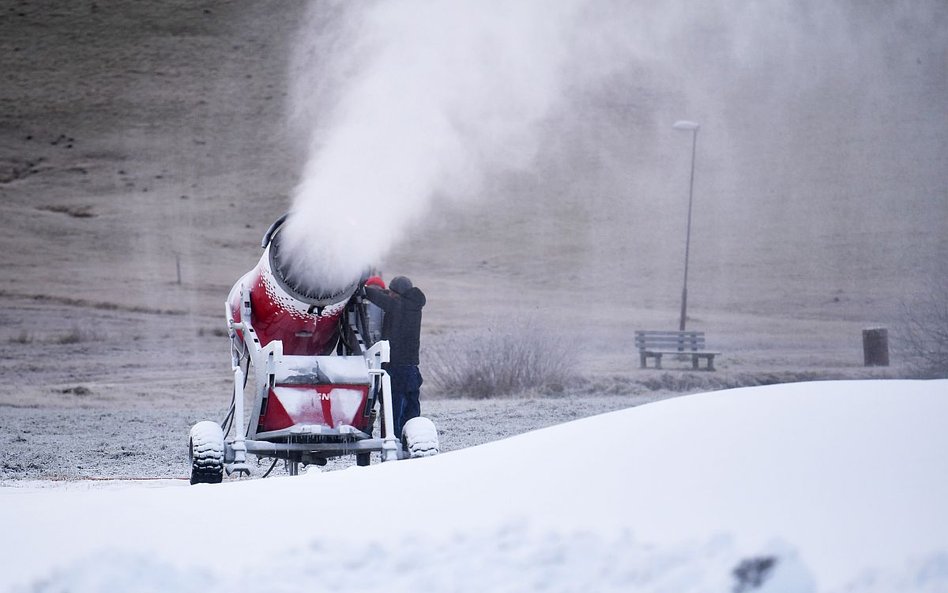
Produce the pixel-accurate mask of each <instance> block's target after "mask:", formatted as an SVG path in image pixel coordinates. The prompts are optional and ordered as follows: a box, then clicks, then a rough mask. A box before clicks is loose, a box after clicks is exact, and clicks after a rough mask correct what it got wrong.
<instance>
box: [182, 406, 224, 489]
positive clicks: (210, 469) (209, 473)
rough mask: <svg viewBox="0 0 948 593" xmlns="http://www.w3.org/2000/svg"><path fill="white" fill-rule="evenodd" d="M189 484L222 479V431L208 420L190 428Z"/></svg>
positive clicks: (216, 482) (220, 480)
mask: <svg viewBox="0 0 948 593" xmlns="http://www.w3.org/2000/svg"><path fill="white" fill-rule="evenodd" d="M188 445H189V451H190V456H191V484H220V483H221V482H222V481H223V480H224V433H223V431H222V430H221V427H220V426H219V425H218V424H217V423H215V422H210V421H204V422H198V423H197V424H195V425H194V427H193V428H191V436H190V439H189V443H188Z"/></svg>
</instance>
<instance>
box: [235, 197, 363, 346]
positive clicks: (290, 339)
mask: <svg viewBox="0 0 948 593" xmlns="http://www.w3.org/2000/svg"><path fill="white" fill-rule="evenodd" d="M286 217H287V215H285V214H284V215H283V216H281V217H280V218H279V219H278V220H277V221H276V222H275V223H273V225H271V226H270V228H269V229H268V230H267V232H266V234H265V235H264V236H263V241H262V242H261V247H262V248H263V250H264V252H263V256H262V257H261V258H260V261H259V262H258V263H257V266H256V267H255V268H254V269H253V270H251V271H250V272H248V273H247V274H246V275H244V277H243V278H241V279H240V280H238V281H237V284H235V285H234V287H233V288H232V289H231V291H230V295H229V296H228V297H227V303H228V309H229V310H228V315H229V318H230V319H233V320H234V321H235V322H238V323H239V322H240V321H241V298H242V293H243V292H244V291H246V292H247V294H248V295H249V297H250V305H251V311H252V313H253V328H254V330H255V332H256V335H257V338H258V339H259V340H260V341H261V342H262V343H263V344H269V343H270V342H272V341H274V340H280V341H282V343H283V352H284V353H285V354H291V355H298V356H320V355H326V354H330V353H331V352H332V351H333V349H334V348H335V347H336V345H337V343H338V341H339V337H340V333H341V330H342V324H341V323H340V319H341V317H342V315H343V312H344V311H345V309H346V307H347V305H348V304H349V301H350V300H351V298H352V296H353V294H355V292H356V290H357V289H358V288H359V287H360V286H361V285H362V284H363V283H364V281H365V278H362V279H360V278H355V279H354V280H353V281H352V282H351V283H349V285H348V286H345V287H343V288H342V289H326V288H324V287H322V286H319V285H318V284H317V283H316V282H315V281H314V280H313V279H311V278H310V277H309V276H307V275H303V274H300V273H298V271H296V270H294V265H293V264H294V261H293V258H292V257H291V256H290V255H289V254H288V253H286V250H285V249H284V248H283V244H282V241H281V235H280V230H281V229H282V227H283V223H284V222H285V221H286ZM366 276H367V275H366ZM237 337H238V339H240V340H241V341H243V339H244V335H243V331H240V330H238V331H237Z"/></svg>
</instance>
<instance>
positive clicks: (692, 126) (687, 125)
mask: <svg viewBox="0 0 948 593" xmlns="http://www.w3.org/2000/svg"><path fill="white" fill-rule="evenodd" d="M672 127H673V128H675V129H676V130H685V131H690V132H691V181H690V183H689V185H688V228H687V231H686V232H685V278H684V281H683V282H682V285H681V320H680V321H679V323H678V331H685V319H687V317H688V256H689V255H690V253H691V205H692V204H693V203H694V193H695V151H696V148H697V146H698V128H700V127H701V126H699V125H698V124H696V123H695V122H693V121H685V120H682V121H677V122H675V124H674V125H673V126H672Z"/></svg>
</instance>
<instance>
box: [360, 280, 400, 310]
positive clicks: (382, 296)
mask: <svg viewBox="0 0 948 593" xmlns="http://www.w3.org/2000/svg"><path fill="white" fill-rule="evenodd" d="M365 298H367V299H369V302H371V303H372V304H374V305H377V306H378V307H380V308H381V309H382V310H383V311H388V310H389V309H391V308H392V306H394V305H395V297H393V296H392V295H391V294H390V293H389V291H387V290H385V289H383V288H379V287H378V286H366V287H365Z"/></svg>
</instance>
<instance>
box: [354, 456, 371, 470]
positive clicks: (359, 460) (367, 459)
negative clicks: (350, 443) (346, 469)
mask: <svg viewBox="0 0 948 593" xmlns="http://www.w3.org/2000/svg"><path fill="white" fill-rule="evenodd" d="M370 463H372V454H371V453H356V465H358V466H359V467H365V466H367V465H369V464H370Z"/></svg>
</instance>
